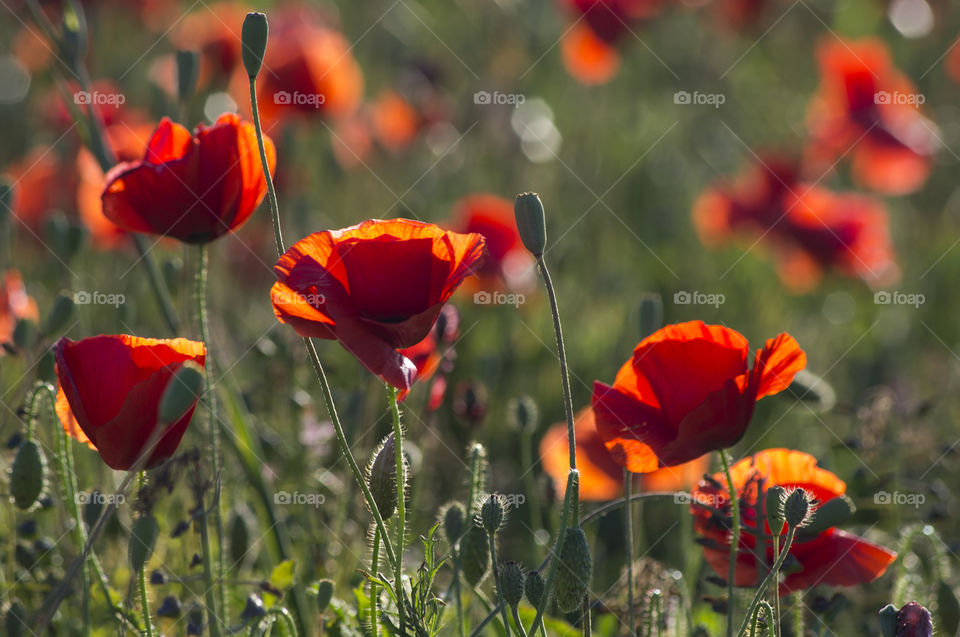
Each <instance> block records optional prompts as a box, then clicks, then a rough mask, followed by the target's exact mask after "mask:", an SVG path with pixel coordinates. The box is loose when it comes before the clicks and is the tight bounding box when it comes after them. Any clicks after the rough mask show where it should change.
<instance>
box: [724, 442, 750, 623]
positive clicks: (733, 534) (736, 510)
mask: <svg viewBox="0 0 960 637" xmlns="http://www.w3.org/2000/svg"><path fill="white" fill-rule="evenodd" d="M720 464H721V466H722V467H723V474H724V475H725V476H726V478H727V490H728V492H729V493H730V511H731V525H732V529H731V531H730V567H729V570H728V572H727V637H733V615H734V606H735V604H734V593H735V589H734V585H735V578H736V574H737V553H738V549H739V548H740V498H739V497H737V489H736V486H735V485H734V484H733V476H731V475H730V462H729V461H728V460H727V452H726V451H724V450H723V449H721V450H720ZM748 617H749V615H748Z"/></svg>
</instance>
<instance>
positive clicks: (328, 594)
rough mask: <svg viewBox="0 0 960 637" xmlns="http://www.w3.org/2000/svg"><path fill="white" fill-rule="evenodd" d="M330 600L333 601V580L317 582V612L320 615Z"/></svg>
mask: <svg viewBox="0 0 960 637" xmlns="http://www.w3.org/2000/svg"><path fill="white" fill-rule="evenodd" d="M331 599H333V580H328V579H322V580H320V581H319V582H317V610H319V611H320V612H321V613H322V612H323V611H325V610H327V606H329V605H330V600H331Z"/></svg>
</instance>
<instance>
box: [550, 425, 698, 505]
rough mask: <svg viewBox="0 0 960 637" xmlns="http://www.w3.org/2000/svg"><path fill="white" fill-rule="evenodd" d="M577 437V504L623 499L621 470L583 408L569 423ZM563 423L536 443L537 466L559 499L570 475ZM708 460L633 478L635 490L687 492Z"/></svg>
mask: <svg viewBox="0 0 960 637" xmlns="http://www.w3.org/2000/svg"><path fill="white" fill-rule="evenodd" d="M573 429H574V433H576V436H577V470H578V471H580V499H581V500H585V501H586V500H594V501H603V500H612V499H614V498H617V497H620V496H621V495H623V466H622V465H620V464H618V463H617V462H616V460H614V458H613V454H611V453H610V450H609V449H607V446H606V445H605V444H604V442H603V440H602V439H601V438H600V435H599V434H598V433H597V426H596V420H595V418H594V414H593V409H592V408H590V407H585V408H583V409H581V410H580V411H578V412H577V415H576V417H575V418H574V421H573ZM568 442H569V441H568V439H567V423H565V422H558V423H556V424H554V425H553V426H551V427H550V429H548V430H547V432H546V433H545V434H544V435H543V438H541V439H540V462H541V464H542V465H543V471H544V472H545V473H546V474H547V475H548V476H550V478H551V479H552V480H553V484H554V492H555V493H556V494H557V495H558V497H561V498H562V497H563V494H564V492H565V491H566V488H567V474H569V472H570V452H569V449H570V446H569V444H568ZM708 464H709V458H708V457H707V456H704V457H702V458H697V459H696V460H692V461H690V462H687V463H684V464H682V465H679V466H676V467H664V468H663V469H660V470H658V471H654V472H653V473H647V474H644V475H643V476H636V474H631V475H635V476H636V479H637V480H636V481H637V487H638V488H640V489H641V490H643V491H675V490H678V489H690V488H691V487H693V485H695V484H696V483H697V482H698V481H699V480H700V478H701V476H703V474H704V472H705V471H706V470H707V469H708Z"/></svg>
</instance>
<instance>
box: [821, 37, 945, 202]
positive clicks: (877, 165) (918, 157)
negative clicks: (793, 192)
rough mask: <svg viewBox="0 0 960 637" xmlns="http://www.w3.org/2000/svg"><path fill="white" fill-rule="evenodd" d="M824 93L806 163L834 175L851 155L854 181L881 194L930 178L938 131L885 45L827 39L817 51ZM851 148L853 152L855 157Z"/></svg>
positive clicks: (869, 40) (909, 187)
mask: <svg viewBox="0 0 960 637" xmlns="http://www.w3.org/2000/svg"><path fill="white" fill-rule="evenodd" d="M817 58H818V60H819V63H820V88H819V89H818V91H817V93H816V94H815V95H814V97H813V99H812V100H811V102H810V105H809V108H808V112H807V122H808V127H809V129H810V133H811V136H812V138H813V141H812V143H811V145H810V148H809V151H808V158H809V159H811V160H813V161H815V162H817V163H819V164H820V165H822V166H823V167H824V168H826V169H829V167H830V165H831V164H833V163H834V162H835V161H836V160H837V159H838V158H840V157H842V156H844V155H846V154H847V153H848V152H849V154H850V157H851V159H852V167H853V176H854V178H855V179H856V180H857V181H858V182H860V183H862V184H864V185H866V186H868V187H869V188H872V189H874V190H876V191H878V192H882V193H885V194H892V195H893V194H904V193H909V192H913V191H914V190H916V189H917V188H919V187H920V186H921V185H923V182H924V181H926V179H927V176H928V175H929V174H930V167H931V164H932V161H933V154H934V152H935V150H936V147H937V145H938V143H937V133H936V128H935V126H934V124H933V123H932V122H930V121H929V120H928V119H927V118H926V117H924V116H923V115H922V114H921V112H920V109H919V106H920V104H922V103H923V96H922V95H920V94H918V93H917V90H916V87H915V86H914V85H913V83H912V82H911V81H910V80H909V79H908V78H907V77H906V76H905V75H903V74H902V73H901V72H900V71H899V70H897V68H896V67H894V65H893V62H892V61H891V59H890V52H889V50H888V48H887V46H886V44H884V43H883V42H882V41H881V40H877V39H872V38H867V39H863V40H857V41H847V42H842V41H838V40H836V39H834V38H831V39H829V40H825V41H824V42H823V43H821V45H820V46H819V47H818V48H817ZM851 148H852V150H851Z"/></svg>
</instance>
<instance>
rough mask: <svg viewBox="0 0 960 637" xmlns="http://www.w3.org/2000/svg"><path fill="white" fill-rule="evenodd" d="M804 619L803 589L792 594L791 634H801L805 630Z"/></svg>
mask: <svg viewBox="0 0 960 637" xmlns="http://www.w3.org/2000/svg"><path fill="white" fill-rule="evenodd" d="M805 624H806V621H805V617H804V615H803V591H797V592H796V593H794V594H793V634H794V635H803V634H804V632H805V631H806V625H805Z"/></svg>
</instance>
